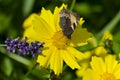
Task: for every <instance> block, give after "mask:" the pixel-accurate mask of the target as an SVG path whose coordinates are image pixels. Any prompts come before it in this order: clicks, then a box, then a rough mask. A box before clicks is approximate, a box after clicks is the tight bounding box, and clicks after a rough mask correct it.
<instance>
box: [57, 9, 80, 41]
mask: <svg viewBox="0 0 120 80" xmlns="http://www.w3.org/2000/svg"><path fill="white" fill-rule="evenodd" d="M59 15H60V22H59V24H60V27H61V28H62V32H63V34H64V35H65V36H67V37H68V38H69V39H71V34H72V33H73V32H74V30H75V28H76V27H77V25H78V21H79V18H80V16H79V15H78V14H77V13H74V12H72V11H69V10H67V9H65V8H63V9H62V10H61V11H60V13H59Z"/></svg>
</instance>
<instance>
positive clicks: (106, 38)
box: [100, 31, 113, 46]
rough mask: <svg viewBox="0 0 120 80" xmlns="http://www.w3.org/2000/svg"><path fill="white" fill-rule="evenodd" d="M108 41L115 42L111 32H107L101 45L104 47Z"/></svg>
mask: <svg viewBox="0 0 120 80" xmlns="http://www.w3.org/2000/svg"><path fill="white" fill-rule="evenodd" d="M106 40H110V41H112V40H113V36H112V34H111V33H110V32H108V31H106V32H105V33H104V35H103V37H102V39H101V41H100V45H102V46H104V45H105V42H106Z"/></svg>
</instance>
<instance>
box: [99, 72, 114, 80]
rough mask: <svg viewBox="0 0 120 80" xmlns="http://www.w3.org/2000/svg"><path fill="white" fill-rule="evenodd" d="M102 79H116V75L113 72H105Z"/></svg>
mask: <svg viewBox="0 0 120 80" xmlns="http://www.w3.org/2000/svg"><path fill="white" fill-rule="evenodd" d="M100 80H116V79H115V76H114V75H113V74H111V73H103V74H102V75H101V78H100Z"/></svg>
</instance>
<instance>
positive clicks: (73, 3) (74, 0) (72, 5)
mask: <svg viewBox="0 0 120 80" xmlns="http://www.w3.org/2000/svg"><path fill="white" fill-rule="evenodd" d="M75 2H76V0H73V1H72V4H71V7H70V11H72V9H73V7H74V5H75Z"/></svg>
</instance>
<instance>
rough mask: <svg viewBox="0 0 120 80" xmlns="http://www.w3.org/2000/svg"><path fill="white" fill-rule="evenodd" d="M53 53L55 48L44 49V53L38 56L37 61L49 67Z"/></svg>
mask: <svg viewBox="0 0 120 80" xmlns="http://www.w3.org/2000/svg"><path fill="white" fill-rule="evenodd" d="M52 53H53V48H50V49H47V50H43V53H42V54H43V55H39V56H38V58H37V62H38V63H39V64H40V66H42V67H46V68H47V67H48V65H49V64H50V58H51V55H52Z"/></svg>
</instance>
